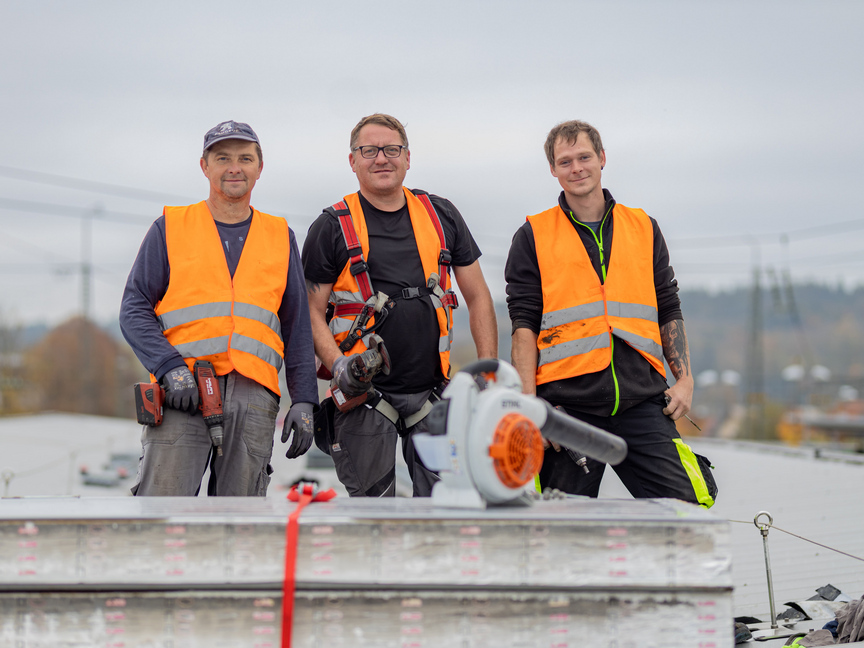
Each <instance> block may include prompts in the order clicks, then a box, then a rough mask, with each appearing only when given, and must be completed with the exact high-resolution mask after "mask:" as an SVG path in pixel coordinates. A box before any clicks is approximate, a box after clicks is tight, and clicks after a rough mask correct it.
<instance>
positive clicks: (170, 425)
mask: <svg viewBox="0 0 864 648" xmlns="http://www.w3.org/2000/svg"><path fill="white" fill-rule="evenodd" d="M219 389H220V390H221V391H222V407H223V410H224V424H223V427H224V437H223V442H222V452H223V456H221V457H219V456H217V455H216V453H215V452H213V453H212V458H211V449H212V444H211V442H210V433H209V432H208V430H207V425H206V424H205V423H204V417H203V416H202V415H201V412H200V411H199V412H196V413H195V414H187V413H186V412H181V411H179V410H175V409H169V408H165V411H164V418H163V420H162V425H160V426H158V427H150V426H147V425H145V426H144V430H143V432H142V435H141V445H142V447H143V452H142V456H141V459H140V461H139V462H138V479H137V483H136V484H135V485H134V486H133V487H132V494H133V495H137V496H148V495H168V496H171V495H173V496H178V495H179V496H183V495H190V496H191V495H197V494H198V491H199V489H200V488H201V479H202V477H203V476H204V472H205V471H206V469H207V464H208V461H209V462H210V484H209V486H208V489H207V493H208V494H209V495H225V496H245V495H257V496H261V497H263V496H265V495H266V494H267V486H268V485H269V484H270V473H271V472H272V468H271V467H270V457H271V455H272V453H273V437H274V435H275V431H276V415H277V414H278V413H279V403H278V401H277V399H276V398H275V397H274V396H273V394H271V393H270V392H269V391H267V390H266V389H265V388H264V387H262V386H261V385H259V384H258V383H256V382H255V381H254V380H250V379H249V378H246V377H245V376H241V375H240V374H238V373H237V372H233V371H232V372H231V373H229V374H227V375H225V376H220V377H219Z"/></svg>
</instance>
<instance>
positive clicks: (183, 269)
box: [120, 121, 318, 496]
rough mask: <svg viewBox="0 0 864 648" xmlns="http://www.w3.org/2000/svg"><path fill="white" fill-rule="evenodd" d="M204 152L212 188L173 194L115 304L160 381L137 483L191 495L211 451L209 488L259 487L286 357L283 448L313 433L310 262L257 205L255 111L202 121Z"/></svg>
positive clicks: (279, 222)
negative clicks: (204, 370)
mask: <svg viewBox="0 0 864 648" xmlns="http://www.w3.org/2000/svg"><path fill="white" fill-rule="evenodd" d="M200 165H201V170H202V171H203V172H204V176H205V177H206V178H207V180H208V181H209V183H210V195H209V197H208V198H207V199H206V200H203V201H201V202H199V203H196V204H194V205H189V206H184V207H165V210H164V213H163V215H162V216H161V217H159V218H158V219H156V221H155V222H154V223H153V225H152V227H151V228H150V230H149V231H148V232H147V235H146V236H145V238H144V242H143V243H142V244H141V249H140V250H139V252H138V257H137V258H136V259H135V264H134V265H133V266H132V271H131V272H130V273H129V279H128V281H127V283H126V289H125V291H124V293H123V301H122V304H121V306H120V327H121V329H122V330H123V336H124V337H125V338H126V341H127V342H129V345H130V346H131V347H132V349H133V350H134V351H135V354H136V355H137V356H138V358H139V359H140V360H141V364H143V365H144V367H145V368H146V369H147V370H148V371H149V372H150V373H151V374H152V375H153V376H154V377H155V379H157V380H158V381H159V382H160V384H161V385H162V387H163V388H164V390H165V409H164V418H163V421H162V424H161V425H159V426H149V425H148V426H145V427H144V432H143V435H142V444H143V454H142V457H141V461H140V465H139V469H138V481H137V483H136V484H135V486H133V488H132V493H133V494H134V495H139V496H141V495H173V496H180V495H196V494H197V493H198V489H199V488H200V486H201V479H202V477H203V475H204V472H205V470H206V468H207V465H208V462H209V464H210V483H209V486H208V494H210V495H231V496H247V495H258V496H264V495H266V494H267V486H268V484H269V483H270V473H271V472H272V468H271V467H270V457H271V455H272V452H273V433H274V430H275V427H276V416H277V414H278V412H279V393H280V389H279V373H280V371H281V370H282V368H283V366H284V372H285V374H284V375H285V381H286V384H287V387H288V392H289V393H290V395H291V401H292V405H291V408H290V409H289V411H288V415H287V416H286V418H285V425H284V428H283V432H282V441H283V442H285V441H287V439H288V437H289V436H291V437H292V440H291V444H290V445H289V447H288V452H287V453H286V454H287V456H288V457H289V458H294V457H297V456H300V455H302V454H303V453H305V452H306V451H307V450H308V449H309V447H310V446H311V444H312V434H313V430H312V418H313V413H314V410H315V409H317V405H318V393H317V383H316V381H315V358H314V354H313V346H312V331H311V328H310V325H309V313H308V308H309V307H308V303H307V300H306V296H305V290H304V279H303V269H302V267H301V263H300V258H299V257H300V255H299V251H298V249H297V242H296V240H295V237H294V232H293V231H291V229H290V228H289V227H288V224H287V223H286V222H285V220H284V219H282V218H277V217H275V216H270V215H268V214H264V213H262V212H259V211H258V210H257V209H253V208H252V207H251V206H250V200H251V197H252V189H253V187H255V183H256V182H257V181H258V178H259V177H260V176H261V170H262V169H263V168H264V161H263V158H262V153H261V145H260V143H259V141H258V136H257V135H256V134H255V131H253V130H252V128H250V126H249V124H244V123H242V122H235V121H227V122H222V123H221V124H218V125H216V126H215V127H213V128H211V129H210V130H209V131H207V133H206V134H205V135H204V149H203V153H202V154H201V160H200ZM196 360H206V361H209V362H211V363H212V364H213V367H214V370H215V373H216V375H217V376H218V383H219V389H220V393H221V397H222V406H223V412H224V414H223V424H224V436H223V439H222V443H221V444H217V440H216V439H214V440H212V441H211V438H210V434H209V432H208V428H207V424H206V423H205V421H204V417H203V416H202V414H201V412H200V411H199V409H198V403H199V392H198V386H197V384H196V382H195V379H194V377H193V375H192V370H194V365H195V362H196ZM211 393H212V392H211ZM217 439H218V437H217Z"/></svg>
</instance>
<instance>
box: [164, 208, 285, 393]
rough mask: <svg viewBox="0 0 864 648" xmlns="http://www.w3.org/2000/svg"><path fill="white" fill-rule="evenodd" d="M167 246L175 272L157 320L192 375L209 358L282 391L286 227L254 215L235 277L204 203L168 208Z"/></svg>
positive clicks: (219, 371) (222, 368)
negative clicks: (197, 364)
mask: <svg viewBox="0 0 864 648" xmlns="http://www.w3.org/2000/svg"><path fill="white" fill-rule="evenodd" d="M164 215H165V242H166V246H167V250H168V263H169V266H170V269H171V274H170V280H169V283H168V289H167V290H166V292H165V296H164V297H163V298H162V301H161V302H159V303H158V304H157V305H156V316H157V318H158V320H159V324H160V326H161V327H162V330H163V333H164V334H165V337H166V338H167V339H168V341H169V342H170V343H171V344H172V345H173V346H174V348H175V349H177V351H178V352H179V353H180V355H181V356H182V357H183V358H184V360H185V361H186V364H187V365H188V366H189V368H190V370H191V369H192V366H193V365H194V363H195V360H197V359H201V360H209V361H210V362H212V363H213V366H214V368H215V369H216V373H217V374H218V375H220V376H221V375H224V374H227V373H229V372H231V371H235V370H236V371H237V372H238V373H240V374H242V375H244V376H246V377H247V378H251V379H252V380H255V381H256V382H258V383H259V384H261V385H264V386H265V387H267V388H268V389H270V390H271V391H273V392H275V393H276V394H278V393H279V371H280V370H281V368H282V365H283V364H284V360H283V353H284V343H283V340H282V328H281V325H280V322H279V317H278V312H279V307H280V305H281V303H282V296H283V294H284V292H285V286H286V284H287V278H288V263H289V255H290V242H289V230H288V224H287V223H286V222H285V220H284V219H282V218H276V217H274V216H270V215H268V214H263V213H261V212H259V211H255V210H253V215H252V222H251V223H250V225H249V233H248V234H247V237H246V241H245V242H244V245H243V252H242V254H241V255H240V261H239V263H238V264H237V269H236V271H235V272H234V277H233V278H232V277H231V275H230V273H229V270H228V263H227V261H226V259H225V253H224V251H223V249H222V242H221V240H220V237H219V232H218V230H217V229H216V224H215V221H214V220H213V217H212V216H211V215H210V210H209V209H208V208H207V205H206V203H204V202H201V203H198V204H195V205H190V206H188V207H166V208H165V211H164Z"/></svg>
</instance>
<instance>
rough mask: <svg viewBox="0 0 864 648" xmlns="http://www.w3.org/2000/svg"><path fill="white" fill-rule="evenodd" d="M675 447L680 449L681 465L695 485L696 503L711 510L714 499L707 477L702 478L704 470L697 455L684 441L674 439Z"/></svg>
mask: <svg viewBox="0 0 864 648" xmlns="http://www.w3.org/2000/svg"><path fill="white" fill-rule="evenodd" d="M673 441H675V446H676V447H677V448H678V456H679V457H680V459H681V465H682V466H684V470H685V471H686V472H687V476H688V477H689V478H690V483H691V484H693V491H694V492H695V493H696V501H697V502H699V505H700V506H704V507H705V508H711V507H712V506H714V498H713V497H711V495H709V494H708V485H707V484H706V483H705V477H703V476H702V469H701V468H700V467H699V461H698V460H697V459H696V455H695V454H693V451H692V450H691V449H690V446H688V445H687V444H686V443H684V440H683V439H673Z"/></svg>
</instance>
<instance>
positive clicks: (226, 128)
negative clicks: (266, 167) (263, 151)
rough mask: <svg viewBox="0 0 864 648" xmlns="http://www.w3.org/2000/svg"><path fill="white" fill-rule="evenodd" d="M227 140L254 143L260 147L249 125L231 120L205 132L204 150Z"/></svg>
mask: <svg viewBox="0 0 864 648" xmlns="http://www.w3.org/2000/svg"><path fill="white" fill-rule="evenodd" d="M227 139H239V140H246V141H247V142H255V143H256V144H258V146H261V142H259V141H258V136H257V135H256V134H255V131H253V130H252V127H251V126H250V125H249V124H244V123H243V122H235V121H233V120H232V121H224V122H222V123H221V124H217V125H216V126H214V127H213V128H211V129H210V130H209V131H207V134H206V135H205V136H204V150H205V151H206V150H207V149H208V148H210V147H211V146H213V145H214V144H215V143H216V142H221V141H222V140H227Z"/></svg>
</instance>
